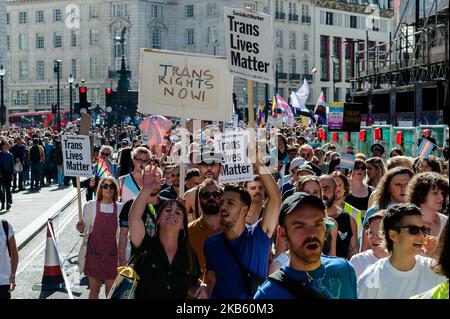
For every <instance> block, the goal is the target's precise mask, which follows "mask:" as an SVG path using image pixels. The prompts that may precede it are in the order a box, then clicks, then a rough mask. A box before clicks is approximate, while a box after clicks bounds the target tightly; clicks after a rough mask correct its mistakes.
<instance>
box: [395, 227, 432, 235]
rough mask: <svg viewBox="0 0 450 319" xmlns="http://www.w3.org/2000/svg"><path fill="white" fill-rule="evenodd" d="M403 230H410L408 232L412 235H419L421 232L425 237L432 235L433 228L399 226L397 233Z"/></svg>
mask: <svg viewBox="0 0 450 319" xmlns="http://www.w3.org/2000/svg"><path fill="white" fill-rule="evenodd" d="M402 228H408V231H409V233H410V234H411V235H417V234H419V232H421V233H422V234H423V235H430V234H431V228H430V227H426V226H417V225H406V226H398V227H397V231H398V230H399V229H402Z"/></svg>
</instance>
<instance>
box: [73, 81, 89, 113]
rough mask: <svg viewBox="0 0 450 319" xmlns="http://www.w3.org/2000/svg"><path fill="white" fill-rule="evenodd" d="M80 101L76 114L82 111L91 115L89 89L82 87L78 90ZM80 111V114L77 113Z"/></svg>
mask: <svg viewBox="0 0 450 319" xmlns="http://www.w3.org/2000/svg"><path fill="white" fill-rule="evenodd" d="M78 93H79V100H78V102H79V103H78V106H77V107H76V108H75V113H80V111H81V110H83V109H84V110H86V112H87V113H91V111H90V109H89V108H90V106H91V102H89V101H88V100H87V88H86V87H85V86H84V85H82V86H80V87H79V88H78ZM77 111H78V112H77Z"/></svg>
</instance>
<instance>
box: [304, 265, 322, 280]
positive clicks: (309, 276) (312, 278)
mask: <svg viewBox="0 0 450 319" xmlns="http://www.w3.org/2000/svg"><path fill="white" fill-rule="evenodd" d="M305 273H306V278H308V282H310V283H311V282H321V281H322V280H323V279H324V278H325V275H326V274H327V270H326V268H325V267H324V270H323V275H322V277H320V278H314V277H313V276H312V275H311V274H310V273H309V272H308V271H305Z"/></svg>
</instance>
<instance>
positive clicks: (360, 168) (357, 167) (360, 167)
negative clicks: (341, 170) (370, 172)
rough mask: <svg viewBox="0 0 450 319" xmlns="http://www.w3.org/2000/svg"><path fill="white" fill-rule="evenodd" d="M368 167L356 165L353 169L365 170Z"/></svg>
mask: <svg viewBox="0 0 450 319" xmlns="http://www.w3.org/2000/svg"><path fill="white" fill-rule="evenodd" d="M366 169H367V166H354V167H353V170H354V171H357V170H362V171H365V170H366Z"/></svg>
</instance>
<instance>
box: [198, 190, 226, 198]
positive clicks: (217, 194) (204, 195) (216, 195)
mask: <svg viewBox="0 0 450 319" xmlns="http://www.w3.org/2000/svg"><path fill="white" fill-rule="evenodd" d="M211 196H213V197H214V199H220V198H221V197H222V193H221V192H218V191H214V192H202V193H200V198H201V199H203V200H207V199H210V198H211Z"/></svg>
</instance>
